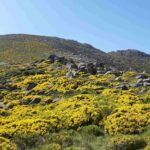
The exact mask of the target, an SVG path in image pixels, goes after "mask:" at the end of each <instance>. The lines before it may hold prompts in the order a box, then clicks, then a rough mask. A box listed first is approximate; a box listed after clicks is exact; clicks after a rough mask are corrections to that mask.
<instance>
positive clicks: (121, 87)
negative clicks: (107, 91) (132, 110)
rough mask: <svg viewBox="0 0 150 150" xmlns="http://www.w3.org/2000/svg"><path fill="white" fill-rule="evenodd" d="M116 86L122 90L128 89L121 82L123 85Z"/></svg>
mask: <svg viewBox="0 0 150 150" xmlns="http://www.w3.org/2000/svg"><path fill="white" fill-rule="evenodd" d="M116 88H117V89H121V90H128V87H127V86H126V85H124V84H121V85H119V86H117V87H116Z"/></svg>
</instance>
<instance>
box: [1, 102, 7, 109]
mask: <svg viewBox="0 0 150 150" xmlns="http://www.w3.org/2000/svg"><path fill="white" fill-rule="evenodd" d="M0 108H1V109H5V110H7V109H8V107H7V106H6V105H5V104H4V103H2V102H0Z"/></svg>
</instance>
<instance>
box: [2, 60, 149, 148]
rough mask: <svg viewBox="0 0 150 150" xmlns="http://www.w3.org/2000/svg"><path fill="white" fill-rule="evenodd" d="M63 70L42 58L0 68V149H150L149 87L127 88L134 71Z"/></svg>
mask: <svg viewBox="0 0 150 150" xmlns="http://www.w3.org/2000/svg"><path fill="white" fill-rule="evenodd" d="M31 70H32V71H31ZM67 71H68V70H67V68H66V66H65V65H62V64H59V63H53V64H51V63H50V62H48V61H47V60H43V61H41V62H39V63H36V64H34V65H30V67H29V66H21V65H20V66H18V68H17V69H13V66H12V69H7V68H6V69H3V71H1V73H0V76H1V79H2V80H1V86H0V149H2V150H101V149H102V150H138V149H144V150H149V149H150V128H149V125H150V96H149V94H150V88H149V86H147V87H144V86H139V87H133V86H130V85H131V84H135V83H136V82H137V79H136V76H137V75H138V73H136V72H124V73H122V75H121V79H120V80H116V77H117V76H116V75H115V74H96V75H91V74H86V73H83V72H79V74H78V76H77V77H74V78H68V77H66V73H67ZM146 76H147V78H149V77H150V75H149V74H146ZM120 84H126V86H127V88H124V89H123V88H118V87H119V85H120ZM143 89H144V90H143ZM141 91H142V92H141Z"/></svg>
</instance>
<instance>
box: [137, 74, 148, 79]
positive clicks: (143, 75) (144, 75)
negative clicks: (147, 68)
mask: <svg viewBox="0 0 150 150" xmlns="http://www.w3.org/2000/svg"><path fill="white" fill-rule="evenodd" d="M147 78H148V76H147V75H146V74H138V75H137V76H136V79H147Z"/></svg>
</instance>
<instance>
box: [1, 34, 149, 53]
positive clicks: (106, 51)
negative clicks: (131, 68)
mask: <svg viewBox="0 0 150 150" xmlns="http://www.w3.org/2000/svg"><path fill="white" fill-rule="evenodd" d="M7 35H31V36H44V37H55V38H60V39H65V40H73V41H76V42H79V43H81V44H88V45H91V46H92V47H94V48H96V49H98V50H100V51H103V52H105V53H110V52H117V51H124V50H135V51H139V52H144V53H145V54H148V55H150V52H145V51H146V50H142V49H136V48H125V49H112V50H105V49H101V48H99V47H96V46H95V45H93V44H91V43H87V42H81V41H79V40H77V39H70V38H66V37H58V36H53V35H39V34H32V33H8V34H0V36H7Z"/></svg>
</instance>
